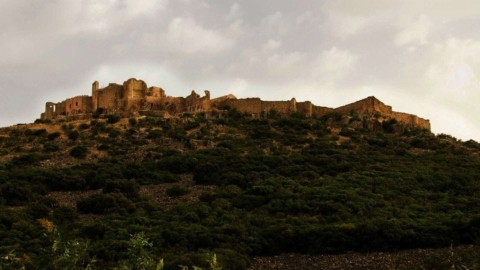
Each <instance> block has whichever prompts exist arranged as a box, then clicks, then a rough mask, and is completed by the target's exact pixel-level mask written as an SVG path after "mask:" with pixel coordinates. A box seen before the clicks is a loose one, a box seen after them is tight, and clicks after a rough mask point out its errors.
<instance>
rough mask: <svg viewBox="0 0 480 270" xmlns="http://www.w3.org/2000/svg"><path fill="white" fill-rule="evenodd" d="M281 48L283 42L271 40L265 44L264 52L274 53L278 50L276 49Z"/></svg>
mask: <svg viewBox="0 0 480 270" xmlns="http://www.w3.org/2000/svg"><path fill="white" fill-rule="evenodd" d="M280 46H282V42H281V41H279V40H278V41H277V40H273V39H269V40H268V41H267V43H265V44H263V45H262V51H264V52H266V51H273V50H276V49H278V48H280Z"/></svg>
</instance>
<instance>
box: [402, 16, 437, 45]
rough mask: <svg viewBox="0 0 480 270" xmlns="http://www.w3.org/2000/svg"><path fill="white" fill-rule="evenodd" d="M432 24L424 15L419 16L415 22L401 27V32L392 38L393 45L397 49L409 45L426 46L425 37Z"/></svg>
mask: <svg viewBox="0 0 480 270" xmlns="http://www.w3.org/2000/svg"><path fill="white" fill-rule="evenodd" d="M432 26H433V24H432V22H431V20H430V19H429V18H428V17H427V16H426V15H420V16H419V17H418V19H417V20H415V21H411V22H409V23H407V24H406V25H405V26H403V27H402V28H403V29H402V30H401V31H400V32H399V33H397V34H396V35H395V37H394V40H393V42H394V44H395V45H396V46H398V47H401V46H405V45H410V44H419V45H425V44H427V42H428V41H427V36H428V34H429V33H430V30H431V28H432Z"/></svg>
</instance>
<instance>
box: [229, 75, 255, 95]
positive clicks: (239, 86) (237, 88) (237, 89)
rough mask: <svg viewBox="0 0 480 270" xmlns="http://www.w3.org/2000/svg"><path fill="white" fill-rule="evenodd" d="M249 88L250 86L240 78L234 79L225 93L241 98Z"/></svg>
mask: <svg viewBox="0 0 480 270" xmlns="http://www.w3.org/2000/svg"><path fill="white" fill-rule="evenodd" d="M249 87H250V84H249V83H248V82H247V81H246V80H244V79H241V78H237V79H235V81H234V82H233V83H232V84H231V85H230V86H229V87H228V90H227V93H231V94H233V95H235V96H237V97H238V96H242V94H243V93H244V92H246V91H247V90H248V89H249Z"/></svg>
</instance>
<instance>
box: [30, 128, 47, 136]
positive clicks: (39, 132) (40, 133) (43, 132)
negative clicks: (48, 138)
mask: <svg viewBox="0 0 480 270" xmlns="http://www.w3.org/2000/svg"><path fill="white" fill-rule="evenodd" d="M32 134H33V136H44V135H47V134H48V133H47V130H46V129H37V130H35V131H33V133H32Z"/></svg>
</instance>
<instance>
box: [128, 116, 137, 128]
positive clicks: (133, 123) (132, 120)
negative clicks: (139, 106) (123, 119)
mask: <svg viewBox="0 0 480 270" xmlns="http://www.w3.org/2000/svg"><path fill="white" fill-rule="evenodd" d="M128 123H129V124H130V126H132V127H134V126H136V125H137V124H138V122H137V119H135V118H130V119H128Z"/></svg>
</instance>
